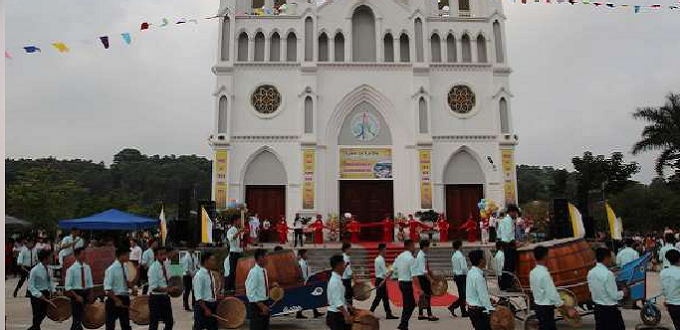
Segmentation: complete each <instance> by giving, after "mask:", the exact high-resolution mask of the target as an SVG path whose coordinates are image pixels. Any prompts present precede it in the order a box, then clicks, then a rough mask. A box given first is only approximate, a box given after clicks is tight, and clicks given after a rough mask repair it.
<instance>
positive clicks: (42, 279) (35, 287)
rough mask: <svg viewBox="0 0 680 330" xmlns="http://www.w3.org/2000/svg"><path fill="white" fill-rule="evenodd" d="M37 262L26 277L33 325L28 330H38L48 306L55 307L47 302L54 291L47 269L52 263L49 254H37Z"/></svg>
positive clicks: (41, 252) (46, 252)
mask: <svg viewBox="0 0 680 330" xmlns="http://www.w3.org/2000/svg"><path fill="white" fill-rule="evenodd" d="M38 261H39V262H40V263H39V264H37V265H35V267H33V269H31V274H30V275H29V277H28V292H29V293H30V295H31V311H32V314H33V323H32V325H31V327H30V328H29V330H40V324H41V323H42V321H43V320H44V319H45V316H46V315H47V308H48V305H52V307H56V306H55V305H54V304H53V303H52V302H51V301H50V300H49V299H50V295H51V294H52V293H54V292H55V291H56V290H55V287H54V282H53V281H52V276H51V275H50V271H49V270H48V268H47V265H49V264H50V263H51V261H52V257H51V256H50V252H49V251H45V250H42V251H40V252H38Z"/></svg>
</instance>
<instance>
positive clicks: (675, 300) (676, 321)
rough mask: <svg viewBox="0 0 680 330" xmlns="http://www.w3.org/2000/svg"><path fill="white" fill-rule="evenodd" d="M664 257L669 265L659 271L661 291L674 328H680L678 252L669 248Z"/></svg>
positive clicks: (679, 257) (679, 261)
mask: <svg viewBox="0 0 680 330" xmlns="http://www.w3.org/2000/svg"><path fill="white" fill-rule="evenodd" d="M665 257H666V260H668V262H669V263H670V266H669V267H668V268H665V269H663V270H662V271H661V292H662V293H663V296H664V298H665V299H666V302H665V304H666V307H667V308H668V314H669V315H670V316H671V319H672V320H673V325H674V326H675V329H680V252H678V250H670V251H668V252H667V253H666V256H665Z"/></svg>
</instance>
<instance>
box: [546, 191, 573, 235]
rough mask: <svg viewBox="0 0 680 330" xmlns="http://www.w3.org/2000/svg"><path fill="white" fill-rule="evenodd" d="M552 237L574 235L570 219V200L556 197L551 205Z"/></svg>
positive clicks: (550, 231)
mask: <svg viewBox="0 0 680 330" xmlns="http://www.w3.org/2000/svg"><path fill="white" fill-rule="evenodd" d="M549 233H550V238H551V239H557V238H567V237H573V236H574V230H573V229H572V227H571V221H570V220H569V201H567V200H566V199H554V200H553V201H552V203H551V207H550V230H549Z"/></svg>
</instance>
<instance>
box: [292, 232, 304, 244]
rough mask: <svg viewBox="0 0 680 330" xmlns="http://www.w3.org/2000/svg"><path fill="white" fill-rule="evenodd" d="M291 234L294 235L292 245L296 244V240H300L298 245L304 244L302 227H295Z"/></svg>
mask: <svg viewBox="0 0 680 330" xmlns="http://www.w3.org/2000/svg"><path fill="white" fill-rule="evenodd" d="M293 234H294V235H293V236H294V239H295V245H294V247H297V246H298V240H299V241H300V247H303V246H305V243H304V241H305V237H304V236H303V233H302V229H295V230H294V231H293Z"/></svg>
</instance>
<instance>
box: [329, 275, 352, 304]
mask: <svg viewBox="0 0 680 330" xmlns="http://www.w3.org/2000/svg"><path fill="white" fill-rule="evenodd" d="M326 291H327V292H326V297H327V298H328V311H329V312H335V313H339V312H340V307H344V308H347V305H346V303H345V286H344V285H343V284H342V277H341V276H340V275H339V274H338V273H336V272H332V274H331V279H330V280H329V281H328V287H327V289H326Z"/></svg>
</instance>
